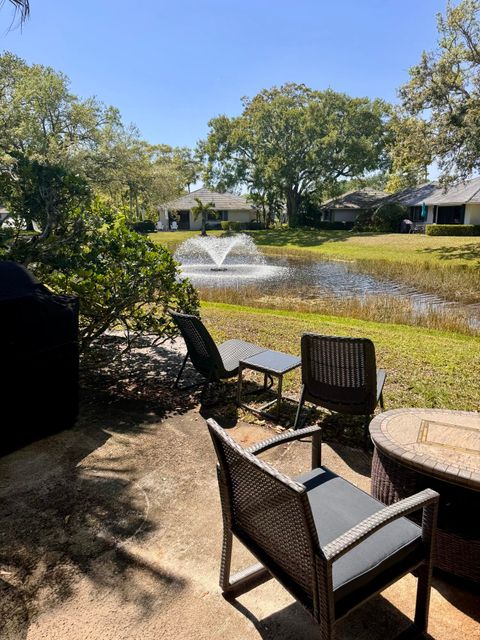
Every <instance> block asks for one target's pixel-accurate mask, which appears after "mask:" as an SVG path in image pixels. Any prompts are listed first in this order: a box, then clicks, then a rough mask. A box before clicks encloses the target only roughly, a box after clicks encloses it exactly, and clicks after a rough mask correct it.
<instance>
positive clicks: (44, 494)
mask: <svg viewBox="0 0 480 640" xmlns="http://www.w3.org/2000/svg"><path fill="white" fill-rule="evenodd" d="M177 404H178V406H177V407H171V406H170V407H169V408H168V411H165V415H162V416H160V413H161V412H159V411H156V410H155V409H154V410H151V408H149V407H147V408H146V409H143V410H142V411H139V410H138V406H136V405H135V403H131V404H129V403H123V404H116V403H115V402H112V403H110V404H109V403H106V402H104V401H103V402H102V403H101V405H99V404H98V401H92V402H86V401H84V403H83V406H82V412H81V416H80V419H79V421H78V424H77V426H76V427H75V428H73V429H71V430H68V431H64V432H61V433H59V434H56V435H54V436H51V437H49V438H46V439H44V440H41V441H39V442H36V443H33V444H31V445H29V446H27V447H25V448H23V449H21V450H19V451H16V452H14V453H12V454H10V455H7V456H4V457H2V458H0V638H1V639H2V640H70V639H71V640H77V639H78V640H127V639H138V640H167V639H168V640H173V639H175V640H184V639H185V640H186V639H188V640H190V639H199V640H203V639H205V640H207V639H208V640H212V639H222V640H223V639H225V640H227V639H228V640H249V639H252V640H253V639H258V638H262V639H264V640H273V639H278V640H290V639H291V640H293V639H295V640H310V639H312V640H313V638H317V637H318V630H317V628H316V627H315V625H314V624H313V623H312V621H311V619H310V617H309V616H308V614H307V613H306V612H305V611H304V610H303V609H302V608H301V607H300V606H299V605H297V604H296V603H295V602H294V601H293V600H292V598H291V597H290V596H289V595H288V593H286V592H285V591H284V590H283V589H282V587H280V586H279V585H278V584H277V583H276V582H274V581H270V582H268V583H267V584H265V585H262V586H261V587H259V588H257V589H255V590H253V591H251V592H250V593H248V594H246V595H244V596H242V597H241V598H240V599H239V600H238V601H237V602H236V603H234V604H230V603H228V602H227V601H225V600H224V599H223V598H222V596H221V594H220V590H219V588H218V569H219V559H220V543H221V516H220V504H219V498H218V489H217V484H216V474H215V457H214V452H213V448H212V445H211V442H210V440H209V436H208V432H207V429H206V425H205V421H204V416H205V415H206V414H204V415H203V416H202V415H200V413H199V410H198V407H195V406H193V408H192V407H191V401H190V400H188V401H187V400H185V399H184V400H182V399H180V400H179V401H178V403H177ZM229 423H231V420H229ZM228 426H229V427H230V433H231V434H232V435H233V436H234V437H235V438H236V439H237V440H238V441H240V442H241V443H244V444H249V443H251V442H253V441H256V440H259V439H263V438H265V437H269V436H271V435H272V432H271V431H267V429H266V428H265V427H261V426H254V425H246V424H243V423H237V424H236V426H232V425H231V424H229V425H228ZM265 457H266V459H267V460H269V461H271V462H272V463H273V464H274V465H275V466H277V467H279V468H281V469H282V470H284V471H285V472H287V473H290V474H297V473H299V472H301V471H303V470H305V469H307V468H308V465H309V459H310V458H309V457H310V445H309V443H307V442H305V443H304V442H301V443H294V444H289V445H283V446H281V447H279V448H277V449H275V450H272V451H270V452H269V453H268V454H266V456H265ZM323 459H324V464H326V465H327V466H329V467H330V468H331V469H333V470H335V471H336V472H338V473H340V474H342V475H344V476H345V477H347V478H348V479H350V480H351V481H352V482H354V483H355V484H357V485H358V486H360V487H361V488H363V489H365V490H367V491H368V489H369V483H370V480H369V472H370V458H369V456H368V455H367V454H365V453H363V452H362V451H360V450H357V449H353V448H349V447H347V446H344V445H335V446H334V447H332V446H329V445H328V444H324V447H323ZM249 561H250V559H249V556H248V553H247V552H246V551H245V550H243V549H242V548H240V546H238V548H237V549H236V564H237V567H236V568H240V567H242V566H244V565H245V564H247V563H249ZM415 584H416V580H415V578H414V577H412V576H407V577H405V578H403V579H402V580H401V581H399V582H398V583H396V584H395V585H393V586H392V587H390V588H389V589H388V590H386V591H385V592H384V593H383V594H382V595H381V596H378V597H376V598H375V599H373V600H372V601H371V602H370V603H368V604H367V605H365V606H364V607H362V608H361V609H359V610H358V611H356V612H354V613H353V614H351V615H350V616H349V617H348V618H347V619H346V620H345V621H344V622H342V623H341V624H340V626H339V629H338V639H339V640H354V639H355V640H363V639H365V640H367V638H368V639H369V640H377V639H378V640H380V639H388V638H394V637H396V636H397V635H398V634H399V633H401V632H403V631H404V630H405V629H407V627H408V626H409V624H410V620H411V617H412V614H413V609H414V599H415ZM479 602H480V599H479V594H478V591H475V590H474V589H473V588H470V587H467V586H466V585H464V584H459V583H455V582H453V581H452V580H446V579H445V578H441V577H438V576H437V577H436V578H435V580H434V588H433V591H432V602H431V609H430V627H429V633H430V635H429V636H428V637H429V638H434V639H435V640H457V639H458V640H465V639H468V640H475V639H476V638H480V622H479V620H480V616H479Z"/></svg>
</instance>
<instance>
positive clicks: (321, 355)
mask: <svg viewBox="0 0 480 640" xmlns="http://www.w3.org/2000/svg"><path fill="white" fill-rule="evenodd" d="M301 350H302V391H301V394H300V401H299V405H298V409H297V415H296V417H295V425H294V428H295V429H296V428H297V427H298V423H299V421H300V414H301V411H302V407H303V404H304V402H305V401H307V402H311V403H313V404H316V405H319V406H321V407H325V408H326V409H330V410H331V411H337V412H339V413H346V414H349V415H360V416H362V415H363V416H365V423H364V433H365V442H367V439H368V424H369V422H370V419H371V417H372V415H373V413H374V411H375V407H376V406H377V404H378V403H379V402H380V406H381V408H382V409H383V395H382V391H383V385H384V383H385V378H386V372H385V370H384V369H378V370H377V366H376V361H375V347H374V346H373V342H372V341H371V340H368V339H367V338H338V337H335V336H321V335H317V334H314V333H305V334H304V335H303V336H302V341H301Z"/></svg>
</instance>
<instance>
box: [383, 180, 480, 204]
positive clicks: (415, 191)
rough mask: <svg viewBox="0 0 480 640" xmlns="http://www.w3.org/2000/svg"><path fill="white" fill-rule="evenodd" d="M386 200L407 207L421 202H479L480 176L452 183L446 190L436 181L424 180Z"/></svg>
mask: <svg viewBox="0 0 480 640" xmlns="http://www.w3.org/2000/svg"><path fill="white" fill-rule="evenodd" d="M387 202H389V203H394V204H403V205H405V206H407V207H415V206H419V205H421V204H422V203H423V202H424V203H425V204H427V205H429V204H437V205H448V204H452V205H456V204H467V202H478V203H480V178H474V179H473V180H468V181H467V182H462V183H460V184H457V185H454V186H453V187H450V188H449V189H447V190H446V191H444V190H443V188H442V187H441V185H440V184H439V183H438V182H426V183H425V184H421V185H420V186H418V187H408V188H407V189H403V190H402V191H398V192H397V193H394V194H392V195H391V196H390V197H389V198H388V200H387Z"/></svg>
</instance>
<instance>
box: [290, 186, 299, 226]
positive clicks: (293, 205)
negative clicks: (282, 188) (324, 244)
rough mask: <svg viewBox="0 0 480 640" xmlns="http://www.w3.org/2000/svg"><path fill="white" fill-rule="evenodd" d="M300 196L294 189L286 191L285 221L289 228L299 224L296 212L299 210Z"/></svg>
mask: <svg viewBox="0 0 480 640" xmlns="http://www.w3.org/2000/svg"><path fill="white" fill-rule="evenodd" d="M300 201H301V196H300V194H299V193H298V192H297V190H296V188H291V189H289V190H288V191H287V219H288V226H289V227H297V226H298V223H299V215H298V210H299V208H300Z"/></svg>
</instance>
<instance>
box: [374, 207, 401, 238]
mask: <svg viewBox="0 0 480 640" xmlns="http://www.w3.org/2000/svg"><path fill="white" fill-rule="evenodd" d="M407 215H408V214H407V208H406V207H404V206H402V205H399V204H384V205H381V206H380V207H378V209H375V210H374V211H373V213H372V228H373V230H374V231H386V232H389V231H390V232H392V231H393V232H395V231H400V226H401V223H402V220H403V219H404V218H406V217H407Z"/></svg>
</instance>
